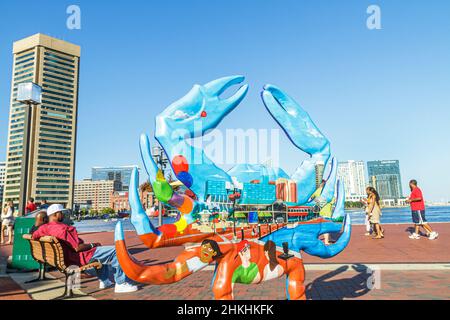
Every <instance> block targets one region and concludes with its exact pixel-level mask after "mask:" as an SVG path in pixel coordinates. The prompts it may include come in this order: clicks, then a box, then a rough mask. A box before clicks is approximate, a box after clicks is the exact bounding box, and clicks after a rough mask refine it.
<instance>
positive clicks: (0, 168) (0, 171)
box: [0, 162, 6, 208]
mask: <svg viewBox="0 0 450 320" xmlns="http://www.w3.org/2000/svg"><path fill="white" fill-rule="evenodd" d="M5 170H6V162H0V208H3V189H4V187H5Z"/></svg>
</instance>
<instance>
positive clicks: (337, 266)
mask: <svg viewBox="0 0 450 320" xmlns="http://www.w3.org/2000/svg"><path fill="white" fill-rule="evenodd" d="M409 227H410V226H409V225H402V224H401V225H386V226H385V230H386V231H385V236H386V238H385V239H383V240H373V239H371V238H370V237H365V236H364V229H363V227H362V226H354V227H353V231H352V239H351V242H350V244H349V246H348V247H347V248H346V249H345V250H344V252H342V253H341V254H340V255H338V256H337V257H334V258H331V259H326V260H323V259H319V258H316V257H311V256H308V255H307V254H304V253H303V257H304V262H305V267H306V281H305V284H306V288H307V289H306V295H307V298H308V299H313V300H320V299H327V300H328V299H332V300H341V299H364V300H373V299H450V272H449V271H450V250H448V243H450V224H449V223H439V224H434V225H433V227H434V228H435V229H436V230H437V231H438V232H439V234H440V236H439V238H438V239H437V240H434V241H430V240H428V239H427V238H425V237H423V238H422V239H420V240H410V239H409V238H408V232H409ZM82 238H83V239H84V240H85V241H87V242H101V243H102V244H104V245H110V244H113V240H114V239H113V234H112V233H91V234H84V235H83V236H82ZM126 238H127V246H128V248H129V251H130V253H132V254H133V255H134V256H135V257H136V258H137V259H139V260H141V261H143V262H145V263H146V264H159V263H165V262H169V261H171V260H172V259H173V258H174V257H176V256H177V255H178V254H179V253H180V252H181V251H183V247H173V248H164V249H154V250H148V249H147V248H146V247H144V246H143V245H142V244H141V243H140V241H139V239H137V237H136V236H135V234H134V233H133V232H127V233H126ZM10 251H11V247H10V246H2V247H1V248H0V253H1V254H2V256H3V257H5V255H10ZM368 267H370V268H371V269H372V270H376V271H375V273H372V272H369V271H368ZM8 276H9V277H0V281H2V280H3V281H4V282H0V299H5V298H6V299H8V298H9V299H16V298H28V297H27V295H26V294H25V291H24V289H25V290H26V291H27V292H28V294H29V295H30V296H31V298H33V299H51V298H54V297H56V296H58V295H60V294H61V293H62V291H63V282H62V280H63V277H62V275H61V274H60V273H58V272H52V273H51V276H53V277H54V278H55V280H53V281H49V282H47V283H46V284H45V286H43V284H40V283H33V284H23V282H25V281H26V280H27V279H31V278H33V277H35V276H36V274H35V273H17V274H15V273H8ZM5 279H8V280H5ZM11 279H13V280H14V281H11ZM211 279H212V270H211V268H209V270H206V271H200V272H198V273H196V274H194V275H192V276H190V277H188V278H186V279H184V280H183V281H181V282H179V283H176V284H171V285H163V286H156V285H142V286H141V289H140V290H139V291H138V292H136V293H132V294H120V295H116V294H114V292H113V289H106V290H98V288H97V286H98V281H97V280H96V278H89V277H83V279H82V285H81V288H80V290H81V293H84V294H86V295H87V296H85V297H84V299H139V300H143V299H144V300H145V299H148V300H154V299H212V298H213V296H212V291H211V288H210V282H211ZM373 281H375V284H374V285H370V286H368V283H372V282H373ZM6 282H8V286H9V287H8V288H9V289H8V290H7V292H4V291H5V289H3V288H4V286H3V285H2V283H6ZM16 283H18V284H19V285H15V284H16ZM284 283H285V279H284V277H283V278H280V279H277V280H272V281H269V282H266V283H263V284H261V285H240V284H237V285H236V287H235V297H236V299H286V295H285V291H284V288H285V286H284ZM22 288H24V289H22Z"/></svg>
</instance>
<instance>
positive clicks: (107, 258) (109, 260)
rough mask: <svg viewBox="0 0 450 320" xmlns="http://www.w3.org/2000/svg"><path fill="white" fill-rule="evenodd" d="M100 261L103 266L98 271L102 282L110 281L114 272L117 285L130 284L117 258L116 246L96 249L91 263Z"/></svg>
mask: <svg viewBox="0 0 450 320" xmlns="http://www.w3.org/2000/svg"><path fill="white" fill-rule="evenodd" d="M94 261H99V262H100V263H101V264H102V265H103V266H102V268H101V269H100V270H98V278H99V279H100V280H102V281H106V280H108V279H109V277H110V275H111V274H112V272H113V271H114V281H115V282H116V283H117V284H122V283H124V282H129V281H128V278H127V276H126V275H125V273H124V272H123V270H122V268H121V267H120V264H119V261H118V260H117V256H116V247H114V246H100V247H97V248H95V252H94V255H93V256H92V259H91V261H90V262H94Z"/></svg>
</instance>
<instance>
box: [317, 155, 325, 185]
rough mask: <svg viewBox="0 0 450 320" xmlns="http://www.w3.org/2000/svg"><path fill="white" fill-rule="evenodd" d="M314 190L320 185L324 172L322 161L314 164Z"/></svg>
mask: <svg viewBox="0 0 450 320" xmlns="http://www.w3.org/2000/svg"><path fill="white" fill-rule="evenodd" d="M315 168H316V188H319V187H320V185H321V184H322V180H323V179H324V178H323V173H324V171H325V163H324V162H323V161H317V163H316V166H315Z"/></svg>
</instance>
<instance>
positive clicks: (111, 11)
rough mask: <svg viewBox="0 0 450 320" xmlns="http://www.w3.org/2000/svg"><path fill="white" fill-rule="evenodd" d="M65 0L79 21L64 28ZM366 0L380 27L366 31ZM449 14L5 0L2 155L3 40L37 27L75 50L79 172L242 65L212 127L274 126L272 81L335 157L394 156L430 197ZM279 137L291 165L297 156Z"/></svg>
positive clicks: (126, 147) (133, 144)
mask: <svg viewBox="0 0 450 320" xmlns="http://www.w3.org/2000/svg"><path fill="white" fill-rule="evenodd" d="M71 4H77V5H79V6H80V8H81V13H82V22H81V23H82V24H81V27H82V28H81V30H68V29H67V28H66V19H67V16H68V15H67V14H66V8H67V6H69V5H71ZM370 4H377V5H379V6H380V8H381V14H382V15H381V19H382V30H369V29H367V28H366V19H367V16H368V15H367V14H366V9H367V7H368V6H369V5H370ZM25 8H26V9H25ZM16 12H20V14H21V19H20V20H19V19H17V15H16ZM449 18H450V2H448V1H444V0H442V1H429V2H424V1H400V0H397V1H376V0H371V1H364V0H358V1H356V0H353V1H352V0H346V1H332V0H329V1H325V0H322V1H296V0H282V1H275V0H270V1H268V0H267V1H264V0H245V1H242V0H227V1H218V0H217V1H213V0H190V1H187V0H185V1H181V0H179V1H174V0H168V1H55V0H54V1H50V0H41V1H20V2H19V1H8V2H6V1H1V2H0V33H1V36H0V160H4V159H5V153H6V135H7V120H8V112H9V98H10V97H9V94H10V81H11V63H12V54H11V50H12V42H13V41H15V40H18V39H21V38H24V37H26V36H29V35H32V34H35V33H37V32H42V33H45V34H48V35H51V36H55V37H58V38H62V39H64V40H67V41H71V42H74V43H76V44H79V45H81V47H82V58H81V61H82V62H81V78H80V100H79V118H78V120H79V122H78V124H79V133H78V144H77V165H76V175H77V178H83V177H88V176H89V174H90V168H91V167H92V166H99V165H126V164H139V165H140V164H141V162H140V158H139V150H138V138H139V134H140V133H141V132H147V133H152V132H153V127H154V124H153V122H154V120H153V119H154V116H155V115H156V114H157V113H159V112H160V111H161V110H163V109H164V108H165V107H166V106H167V105H169V104H170V103H171V102H173V101H175V100H177V99H178V98H180V97H182V96H183V95H184V94H185V93H186V92H187V91H188V90H189V89H190V88H191V87H192V85H193V84H194V83H204V82H207V81H209V80H212V79H215V78H218V77H221V76H225V75H232V74H243V75H245V76H246V77H247V83H249V84H250V86H251V87H250V91H249V94H248V95H247V98H246V99H245V100H244V101H243V103H241V105H240V106H239V107H238V108H237V109H236V110H235V111H234V112H233V113H231V114H230V115H229V116H228V117H227V118H226V119H225V120H224V121H223V122H222V123H221V125H220V127H219V128H220V129H224V128H244V129H246V128H252V127H255V128H277V125H276V123H275V122H274V121H273V120H272V119H271V117H270V116H269V115H268V113H267V112H266V111H265V109H264V107H263V104H262V102H261V100H260V97H259V94H260V90H261V88H262V86H263V85H264V84H265V83H273V84H276V85H278V86H280V87H282V88H283V89H285V90H286V91H287V92H289V93H290V95H291V96H293V97H294V98H295V99H296V100H297V101H298V102H299V103H300V104H301V105H302V106H303V107H304V108H305V109H306V110H307V111H308V112H309V113H310V115H311V116H312V118H313V119H314V121H315V122H316V124H317V125H318V126H319V128H320V129H321V130H322V132H323V133H325V134H326V135H327V136H328V137H329V139H330V140H331V143H332V151H333V153H334V154H335V155H336V156H337V157H338V159H340V160H347V159H355V160H365V161H367V160H378V159H398V160H400V165H401V174H402V178H403V188H404V190H406V189H407V181H408V180H409V179H410V178H415V179H417V180H418V181H419V182H420V183H421V185H422V187H423V189H424V192H425V195H426V197H427V198H428V199H430V200H441V199H450V173H449V172H450V171H449V170H448V164H449V163H450V142H449V137H450V108H449V104H450V90H449V84H450V58H449V57H450V41H448V40H449V36H450V19H449ZM281 142H282V147H281V151H282V158H281V164H282V166H283V167H284V168H285V169H286V170H287V171H288V172H292V171H293V170H294V168H295V167H297V166H298V164H299V163H300V162H301V160H302V159H304V155H302V154H301V152H299V151H298V150H296V149H295V148H294V147H293V146H291V145H290V143H289V141H288V140H287V139H286V138H285V137H284V136H283V137H282V141H281Z"/></svg>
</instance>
